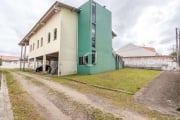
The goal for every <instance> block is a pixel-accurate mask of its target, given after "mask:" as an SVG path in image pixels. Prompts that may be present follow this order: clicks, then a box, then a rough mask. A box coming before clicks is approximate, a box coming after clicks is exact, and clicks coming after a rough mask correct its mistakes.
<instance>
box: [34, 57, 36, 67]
mask: <svg viewBox="0 0 180 120" xmlns="http://www.w3.org/2000/svg"><path fill="white" fill-rule="evenodd" d="M34 69H36V58H34Z"/></svg>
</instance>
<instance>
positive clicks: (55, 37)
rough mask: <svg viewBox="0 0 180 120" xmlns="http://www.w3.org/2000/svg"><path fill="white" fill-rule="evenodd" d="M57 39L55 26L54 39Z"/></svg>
mask: <svg viewBox="0 0 180 120" xmlns="http://www.w3.org/2000/svg"><path fill="white" fill-rule="evenodd" d="M56 39H57V28H55V29H54V40H56Z"/></svg>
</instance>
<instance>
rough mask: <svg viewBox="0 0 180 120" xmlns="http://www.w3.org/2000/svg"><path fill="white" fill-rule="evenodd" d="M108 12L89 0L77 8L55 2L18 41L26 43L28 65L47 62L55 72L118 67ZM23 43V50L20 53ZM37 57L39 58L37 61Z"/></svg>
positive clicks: (95, 71) (34, 65) (88, 72)
mask: <svg viewBox="0 0 180 120" xmlns="http://www.w3.org/2000/svg"><path fill="white" fill-rule="evenodd" d="M111 21H112V20H111V12H110V11H109V10H107V9H106V8H105V7H103V6H101V5H99V4H98V3H96V2H94V1H92V0H89V1H88V2H86V3H85V4H83V5H82V6H81V7H80V8H75V7H72V6H69V5H66V4H63V3H60V2H55V3H54V4H53V5H52V7H51V8H50V9H49V10H48V11H47V12H46V13H45V15H44V16H43V17H42V18H41V19H40V20H39V21H38V23H37V24H36V25H35V26H34V27H33V28H32V30H31V31H30V32H29V33H28V34H27V35H26V36H25V37H24V38H23V40H22V41H21V42H20V43H19V45H20V46H21V58H23V55H26V46H29V53H28V61H29V66H31V67H33V68H34V69H35V68H36V67H37V66H39V65H43V70H44V71H45V65H46V64H49V65H50V66H53V68H52V69H53V70H52V71H53V72H54V73H57V74H58V75H68V74H75V73H79V74H95V73H99V72H105V71H110V70H114V69H119V68H121V63H120V60H119V59H118V55H113V54H112V38H113V37H115V36H116V34H115V33H114V32H112V23H111ZM23 47H24V53H23ZM39 61H40V62H39Z"/></svg>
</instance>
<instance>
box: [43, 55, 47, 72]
mask: <svg viewBox="0 0 180 120" xmlns="http://www.w3.org/2000/svg"><path fill="white" fill-rule="evenodd" d="M43 72H46V55H43Z"/></svg>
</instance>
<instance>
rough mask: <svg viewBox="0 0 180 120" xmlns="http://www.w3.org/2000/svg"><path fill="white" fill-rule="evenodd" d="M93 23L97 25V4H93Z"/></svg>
mask: <svg viewBox="0 0 180 120" xmlns="http://www.w3.org/2000/svg"><path fill="white" fill-rule="evenodd" d="M92 22H93V23H96V3H95V2H93V3H92Z"/></svg>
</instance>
